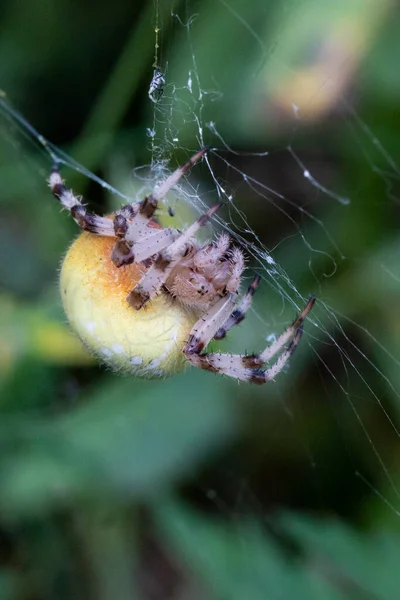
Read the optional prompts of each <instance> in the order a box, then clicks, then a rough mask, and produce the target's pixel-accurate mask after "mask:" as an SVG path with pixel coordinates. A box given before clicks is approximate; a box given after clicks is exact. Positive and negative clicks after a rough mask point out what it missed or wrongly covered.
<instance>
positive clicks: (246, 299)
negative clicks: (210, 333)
mask: <svg viewBox="0 0 400 600" xmlns="http://www.w3.org/2000/svg"><path fill="white" fill-rule="evenodd" d="M260 281H261V277H260V276H259V275H257V276H256V277H255V278H254V280H253V282H252V284H251V285H250V286H249V289H248V290H247V293H246V294H245V295H244V296H243V298H242V301H241V302H240V304H239V305H238V306H237V307H236V308H235V310H234V311H233V312H232V313H231V314H230V315H229V317H228V319H227V320H226V321H225V323H224V324H223V325H222V327H220V328H219V329H218V331H217V332H216V334H215V335H214V339H215V340H222V339H223V338H224V337H226V334H227V333H228V331H229V330H230V329H232V327H235V325H239V323H241V322H242V321H243V319H244V318H245V316H246V313H247V311H248V310H249V308H250V306H251V303H252V301H253V296H254V294H255V293H256V291H257V288H258V286H259V283H260Z"/></svg>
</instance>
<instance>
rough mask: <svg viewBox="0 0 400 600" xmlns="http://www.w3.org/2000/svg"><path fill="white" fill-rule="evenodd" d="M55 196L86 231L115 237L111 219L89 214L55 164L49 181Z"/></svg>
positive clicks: (80, 198)
mask: <svg viewBox="0 0 400 600" xmlns="http://www.w3.org/2000/svg"><path fill="white" fill-rule="evenodd" d="M48 183H49V186H50V189H51V191H52V193H53V196H55V197H56V198H57V200H59V201H60V203H61V204H62V206H63V207H64V208H66V209H67V210H69V211H70V213H71V216H72V218H73V219H74V221H75V222H76V223H77V224H78V225H79V227H80V228H81V229H83V230H84V231H90V232H91V233H95V234H96V235H105V236H110V237H114V235H115V234H114V225H113V222H112V221H111V220H110V219H107V218H105V217H100V216H99V215H96V214H95V213H89V212H87V210H86V207H85V206H84V205H83V204H82V197H80V196H75V194H74V193H73V191H72V190H70V189H68V188H67V187H66V185H65V183H64V180H63V179H62V178H61V175H60V169H59V166H58V164H54V165H53V167H52V170H51V174H50V177H49V180H48Z"/></svg>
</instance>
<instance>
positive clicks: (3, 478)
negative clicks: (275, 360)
mask: <svg viewBox="0 0 400 600" xmlns="http://www.w3.org/2000/svg"><path fill="white" fill-rule="evenodd" d="M331 5H332V6H331ZM333 5H334V8H333ZM1 9H2V10H1V14H2V19H1V23H0V72H1V84H0V85H1V89H2V91H3V92H4V94H5V97H6V99H7V101H10V102H12V104H13V105H14V106H15V107H17V108H18V110H19V111H20V112H21V113H22V114H23V115H24V116H25V117H26V119H27V120H28V121H29V122H31V123H33V124H34V126H35V127H36V129H37V130H38V131H39V132H40V133H41V134H43V135H44V136H45V137H46V138H48V139H50V140H51V141H52V142H54V143H55V144H57V145H59V146H61V147H62V148H63V149H64V150H66V151H67V152H68V153H69V154H70V155H71V156H72V157H73V158H74V159H75V160H77V161H78V162H80V163H82V164H84V166H85V167H86V168H88V169H90V170H92V171H95V172H96V173H98V174H99V175H100V176H101V177H103V178H104V179H105V180H106V181H108V182H110V183H112V184H113V185H114V186H115V187H117V188H119V189H121V190H124V191H125V192H126V193H128V194H131V195H134V194H135V193H136V192H137V190H138V189H140V185H141V184H137V185H138V187H137V188H134V186H135V185H136V183H135V182H133V181H132V178H131V169H132V168H133V167H137V166H138V165H142V164H148V163H149V162H150V153H149V147H150V138H149V137H148V134H147V129H148V128H149V127H152V119H153V112H152V111H153V109H154V106H153V104H152V102H151V101H150V100H149V98H148V95H147V92H148V87H149V83H150V81H151V77H152V74H153V66H152V64H153V61H154V50H155V32H154V29H155V24H156V23H158V24H159V26H160V28H161V31H160V38H159V39H160V54H159V59H160V61H162V66H163V67H166V70H167V83H168V85H171V86H172V88H168V89H167V90H166V92H165V97H166V98H165V102H166V106H168V98H169V97H171V96H173V93H174V91H173V86H176V88H177V89H178V88H179V94H180V98H181V100H180V103H178V104H177V105H176V106H177V107H179V110H177V111H175V112H172V114H170V113H165V114H167V118H164V119H163V118H161V116H162V113H159V117H158V118H159V123H158V135H159V136H160V137H161V139H162V136H163V127H165V129H166V128H167V127H171V125H172V126H174V127H176V128H177V130H179V132H180V138H179V144H180V145H181V147H182V148H188V149H190V150H195V149H196V148H197V144H198V140H197V138H196V136H197V134H198V123H197V122H196V120H195V119H193V115H194V114H197V116H199V111H200V108H201V119H202V123H203V124H204V123H207V122H210V121H213V122H215V123H216V125H217V127H218V131H219V132H220V133H221V134H222V135H223V137H224V139H225V140H226V142H227V143H228V144H229V146H230V147H232V148H233V149H236V150H238V151H239V157H237V156H236V155H235V154H233V153H232V155H230V156H229V160H230V162H231V163H232V164H233V165H235V166H236V167H237V168H238V169H240V170H241V171H244V172H249V173H251V174H252V176H253V177H254V178H256V179H257V180H259V181H262V182H263V183H264V184H265V185H267V186H269V187H270V188H271V189H273V190H276V191H278V192H280V193H281V194H283V195H284V196H286V197H288V198H290V199H291V200H292V201H293V202H296V203H297V202H298V203H299V205H301V206H306V207H307V211H308V212H310V213H312V214H313V215H314V216H315V219H314V220H310V219H305V218H304V219H303V218H301V217H302V213H301V211H298V210H297V211H293V212H290V210H289V209H287V207H286V209H287V212H286V214H285V216H284V217H279V212H278V211H277V210H274V208H273V204H272V203H271V204H270V203H268V202H263V198H259V197H257V196H254V197H252V198H250V197H249V195H248V194H249V191H250V187H246V186H243V185H240V183H241V181H235V180H233V181H230V185H231V187H232V188H233V190H234V192H235V194H236V196H235V202H236V203H237V206H238V207H239V208H240V210H242V211H244V212H245V214H246V218H247V219H248V223H249V226H250V227H252V228H253V229H254V230H255V232H256V233H257V235H258V236H259V238H260V240H262V242H263V243H264V244H266V246H267V247H268V248H271V249H272V248H275V251H274V258H275V259H276V260H277V261H278V262H279V263H280V264H281V265H282V266H283V268H284V269H285V271H286V273H287V274H288V276H289V277H290V278H291V280H293V282H294V284H295V285H296V287H298V288H299V289H300V291H301V292H302V293H303V294H304V295H305V296H306V295H307V294H309V293H310V292H311V291H314V292H315V293H316V294H317V296H318V298H319V306H318V304H317V307H316V309H315V314H316V315H317V316H318V319H319V320H320V321H319V322H320V324H321V327H320V332H321V331H323V329H324V328H325V330H326V331H325V333H327V332H328V333H330V334H331V336H332V338H329V337H328V335H322V334H321V333H319V332H318V331H317V332H316V330H315V328H314V329H313V328H311V326H310V325H309V324H306V326H305V335H304V338H303V341H302V344H301V350H300V349H299V350H298V351H297V353H296V355H295V358H294V359H293V360H292V361H291V365H290V368H289V369H288V370H287V372H286V373H283V374H281V375H280V377H279V381H278V380H277V382H276V384H271V385H269V386H264V387H262V388H258V387H254V386H248V385H240V386H239V385H237V383H236V382H235V381H232V380H228V379H226V378H222V377H218V376H215V375H213V374H211V373H207V372H199V371H195V370H193V369H192V370H189V371H187V372H186V373H184V374H182V375H180V376H177V377H175V378H173V379H170V380H166V381H139V380H135V379H129V378H121V377H119V376H116V375H113V374H112V373H110V372H107V371H105V370H104V369H103V368H102V367H101V366H99V365H97V364H96V362H95V361H94V360H93V359H92V357H91V356H89V355H88V353H87V352H86V351H85V350H84V349H83V348H82V347H81V345H80V343H79V342H78V340H77V339H76V338H75V337H74V336H73V335H72V334H71V333H70V332H69V329H68V326H67V324H66V322H65V317H64V315H63V313H62V309H61V304H60V300H59V297H58V290H57V273H58V269H59V264H60V260H61V258H62V256H63V254H64V252H65V250H66V248H67V247H68V244H69V243H70V241H71V240H72V239H73V237H74V235H76V226H75V225H74V223H73V222H71V220H70V219H69V218H68V216H67V215H66V214H61V213H60V211H59V206H58V205H57V204H56V202H55V201H54V200H53V199H52V197H51V195H50V193H49V190H48V188H47V186H46V177H47V176H48V172H49V169H50V167H51V161H50V158H49V156H48V155H47V154H46V153H45V152H44V151H43V152H40V151H38V145H37V144H36V145H35V144H33V143H31V142H32V138H29V135H26V133H27V132H26V131H24V129H23V128H19V129H18V128H15V127H14V126H13V125H12V124H10V123H9V122H8V121H7V118H6V115H5V114H2V115H1V117H0V118H1V122H0V211H1V220H0V377H1V379H0V408H1V421H0V490H1V492H0V598H1V599H2V600H3V599H4V600H8V599H10V600H11V599H13V600H14V599H21V600H28V599H29V600H33V599H35V600H36V599H37V600H42V599H43V600H50V599H51V600H53V599H57V600H63V599H69V598H93V599H94V598H96V600H108V599H111V598H112V599H118V600H125V599H133V598H135V599H136V598H138V599H139V598H141V599H143V600H153V599H155V600H156V599H166V598H170V599H173V600H183V599H185V600H189V599H195V598H196V599H197V598H202V599H203V598H207V599H213V600H214V599H215V600H226V599H232V600H235V599H236V598H237V599H238V600H239V599H240V600H244V599H246V600H247V599H248V600H253V599H254V600H258V599H260V600H269V599H275V598H279V599H281V600H292V599H293V598H298V599H303V598H304V600H313V599H320V598H323V599H326V600H331V599H332V600H336V599H353V598H354V599H359V598H365V599H372V598H374V599H377V598H379V599H382V600H386V599H387V600H389V599H393V600H395V599H396V600H397V598H398V597H399V595H400V575H399V569H398V567H397V564H398V561H399V556H400V537H399V535H398V533H397V531H398V525H399V520H398V519H399V517H398V514H397V513H396V509H397V508H398V507H399V496H398V493H397V492H396V491H395V490H396V489H397V486H398V485H399V477H398V472H399V466H398V464H399V451H400V444H399V435H398V433H397V431H398V429H397V426H396V424H397V423H398V421H399V414H398V412H399V406H400V404H399V398H398V396H397V392H396V390H398V389H399V388H400V380H399V368H398V362H396V360H394V359H393V357H395V358H396V357H397V358H398V357H399V346H400V344H399V337H400V318H399V309H398V307H399V305H400V283H399V282H400V273H399V264H400V262H399V259H400V257H399V239H400V238H399V232H398V226H399V219H398V216H399V214H398V213H399V210H398V194H397V191H396V185H397V183H398V182H397V180H396V178H395V177H392V175H388V174H387V172H386V171H387V170H388V169H387V167H388V162H387V161H386V159H385V157H384V156H383V153H382V152H379V151H377V144H374V138H373V136H372V137H368V136H366V135H364V134H365V127H369V128H371V131H373V134H374V135H376V136H377V137H378V138H379V140H380V146H379V147H380V148H383V149H384V150H385V152H387V155H388V156H390V157H391V159H390V160H392V162H393V164H394V165H395V168H397V169H398V167H396V165H399V164H400V156H399V151H398V146H399V144H398V131H399V129H400V112H399V106H400V102H399V100H400V85H399V81H400V80H399V77H398V64H397V63H398V56H399V47H398V27H399V24H400V23H399V15H398V9H397V8H396V7H395V5H394V4H393V3H391V2H390V1H389V0H375V1H374V0H365V2H361V1H360V0H352V1H351V2H350V1H349V2H347V1H346V2H344V1H343V2H342V1H341V2H335V3H329V2H321V1H317V0H306V1H301V2H300V1H295V0H284V1H283V2H273V1H272V0H270V1H269V2H265V1H262V0H258V1H253V2H248V1H246V2H245V1H244V0H220V1H218V2H217V1H216V0H203V1H202V2H201V3H198V2H194V0H183V1H182V2H179V1H176V2H172V1H171V2H170V1H169V0H168V1H165V2H164V0H160V1H159V2H156V0H155V1H154V2H153V1H150V0H149V1H145V2H128V1H127V0H120V1H119V0H117V1H116V2H114V3H110V2H106V1H104V0H98V1H97V2H90V1H89V2H85V3H74V2H69V1H68V0H46V1H45V2H43V1H40V2H39V1H38V0H31V2H29V3H26V4H25V5H22V4H21V3H17V2H8V3H7V2H2V3H1ZM157 11H158V21H156V15H157ZM188 32H189V33H190V36H188V35H187V34H188ZM193 57H195V60H196V63H195V64H196V67H197V69H198V71H197V74H198V75H199V76H200V78H201V84H202V87H203V88H204V89H211V88H212V89H215V90H216V91H215V93H214V94H212V95H210V97H209V98H207V97H205V98H203V99H202V103H204V107H203V106H202V104H200V103H199V104H198V105H196V103H195V102H194V101H193V93H190V92H191V91H190V89H189V85H188V74H189V72H191V76H192V80H193V85H195V75H196V73H194V71H193V67H194V63H193ZM255 75H257V76H255ZM180 86H187V87H188V89H187V92H185V90H184V88H182V87H180ZM218 91H219V93H217V92H218ZM177 93H178V92H177ZM185 93H187V94H188V97H187V100H188V106H190V111H191V112H189V111H188V112H185V110H184V109H183V107H184V105H185V98H186V97H185ZM189 93H190V97H189ZM162 102H164V100H163V99H161V103H162ZM171 105H172V106H174V105H173V104H171ZM345 106H346V107H350V110H349V111H348V112H347V113H346V112H345V111H344V107H345ZM353 108H354V109H355V110H356V116H357V118H356V119H355V120H354V119H352V118H351V110H352V109H353ZM196 111H197V112H196ZM160 114H161V116H160ZM165 114H164V116H165ZM299 115H300V116H301V117H302V118H303V119H304V120H303V121H302V122H300V121H299V119H298V116H299ZM357 119H359V122H358V121H357ZM163 121H164V123H163ZM364 126H365V127H364ZM294 130H296V137H295V138H293V137H292V135H291V132H292V131H294ZM205 137H206V138H207V134H206V133H205ZM207 141H208V140H207V139H206V142H207ZM214 142H215V138H214V139H213V143H214ZM289 145H291V146H292V147H293V148H294V149H295V151H296V155H299V156H302V157H306V160H307V165H312V166H313V173H316V174H317V175H318V174H319V175H321V179H322V180H323V181H324V182H326V185H327V186H328V187H329V189H332V190H337V193H341V194H342V195H345V196H349V197H351V203H350V204H349V205H347V206H344V205H343V204H341V203H339V202H336V201H335V200H333V199H331V198H329V196H326V195H323V194H319V193H318V190H316V189H315V188H313V187H311V186H308V187H307V186H306V183H307V182H306V181H305V178H304V177H303V173H302V170H301V169H299V168H296V162H295V161H294V160H292V159H291V154H290V151H289V150H287V149H286V148H288V146H289ZM166 147H167V144H166ZM266 148H267V149H268V150H270V151H271V155H270V156H269V157H267V158H265V157H263V158H262V160H260V158H259V157H258V158H257V157H256V155H255V154H254V153H256V152H258V151H259V150H260V149H262V150H264V149H266ZM282 149H286V150H285V151H277V150H282ZM190 150H188V151H187V152H181V153H179V152H176V154H173V153H172V147H171V149H170V153H169V154H168V152H167V153H166V156H167V157H168V158H170V159H171V164H172V165H173V166H175V165H176V164H177V163H178V162H179V161H180V160H183V159H184V158H185V157H187V155H188V152H189V151H190ZM274 150H276V151H275V152H274ZM252 153H253V154H252ZM209 160H210V161H211V163H212V164H213V168H214V173H215V175H216V176H217V177H221V180H224V178H226V177H227V174H226V170H224V166H223V165H222V168H221V163H220V164H219V165H218V163H217V162H216V161H215V162H216V164H214V162H213V155H212V153H210V158H209ZM235 161H236V162H235ZM394 172H395V170H394ZM392 173H393V171H392ZM397 173H398V170H397ZM230 174H231V175H232V172H231V173H230ZM66 177H67V179H68V184H70V185H72V186H73V187H74V189H75V190H77V191H79V192H82V193H85V196H86V197H88V198H90V202H91V204H92V206H93V207H95V208H96V210H99V211H102V212H105V211H107V210H112V208H113V207H115V206H116V205H117V200H116V199H115V198H113V197H110V195H108V194H106V193H104V191H103V190H102V189H101V188H100V187H99V186H96V185H94V184H93V183H90V181H89V179H88V178H86V177H84V176H82V175H79V174H78V173H77V172H76V171H74V170H73V169H68V170H67V172H66ZM191 177H192V178H193V180H194V181H196V182H200V180H202V179H204V182H205V183H204V185H205V186H206V187H207V186H208V188H210V187H212V185H213V184H212V182H210V179H209V173H208V172H207V169H206V168H205V167H204V165H203V166H201V165H199V166H198V167H196V169H195V170H194V171H193V173H192V174H191ZM207 177H208V179H207ZM182 210H183V211H185V210H188V209H187V207H182ZM228 217H229V215H228V213H226V218H228ZM190 218H191V217H190V216H189V217H188V220H190ZM185 219H186V216H185ZM293 220H294V221H295V222H296V223H297V224H298V225H299V227H300V228H301V231H302V233H303V234H304V239H306V240H307V244H305V243H304V242H303V238H302V237H301V236H294V235H292V234H293V230H292V229H288V227H291V226H292V225H291V224H292V223H293ZM321 223H322V224H323V227H321V225H320V224H321ZM325 232H329V236H330V238H331V239H333V240H334V241H335V243H336V244H337V248H338V249H340V251H339V250H336V249H332V247H330V248H329V249H327V252H326V253H324V252H320V253H319V252H310V248H318V249H320V248H323V246H324V243H325V242H324V241H323V240H322V238H323V237H324V236H325ZM282 240H283V241H284V243H282ZM311 259H312V260H311ZM310 261H311V263H310ZM310 264H311V268H310ZM257 295H258V297H257V298H256V301H255V305H256V313H258V314H261V316H262V319H263V320H264V323H265V322H268V323H269V324H270V330H269V331H264V330H262V328H261V327H260V321H259V320H257V319H256V318H255V317H254V315H250V316H249V318H248V319H246V321H245V323H244V324H243V325H241V326H240V327H238V328H236V329H235V330H234V331H232V332H231V334H230V336H229V338H230V339H229V340H227V341H226V342H224V345H223V346H222V345H221V348H222V347H223V348H226V349H227V350H228V351H243V350H249V351H253V350H256V349H258V348H260V347H262V344H263V343H265V337H266V335H268V334H270V333H271V332H272V331H273V332H274V333H278V332H279V331H281V330H283V329H284V328H285V327H286V326H287V325H288V324H289V323H290V320H291V319H293V317H294V314H293V311H292V310H291V309H290V305H289V304H288V303H285V305H284V306H282V298H280V297H279V295H278V294H276V293H274V294H272V293H271V291H270V290H269V289H268V287H267V286H264V287H262V288H261V289H260V291H259V292H258V294H257ZM324 302H326V303H327V305H329V306H330V307H333V308H334V310H335V314H336V315H337V318H338V319H339V321H340V327H338V325H337V323H336V322H335V321H334V320H333V319H332V313H330V312H328V311H327V310H325V309H324V307H323V303H324ZM332 340H334V341H332ZM355 348H357V349H358V350H360V351H359V352H358V351H355ZM363 356H365V357H367V358H366V359H364V358H363ZM371 442H372V443H371ZM391 505H392V506H393V509H391V508H390V506H391ZM304 513H312V514H311V515H310V514H308V515H307V516H305V514H304Z"/></svg>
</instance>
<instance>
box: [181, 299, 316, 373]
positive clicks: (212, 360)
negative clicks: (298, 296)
mask: <svg viewBox="0 0 400 600" xmlns="http://www.w3.org/2000/svg"><path fill="white" fill-rule="evenodd" d="M314 303H315V297H314V296H311V298H310V299H309V301H308V302H307V304H306V306H305V308H304V309H303V311H302V312H301V314H300V315H299V316H298V317H297V318H296V319H295V321H294V322H293V324H292V325H291V326H290V327H288V329H287V330H286V331H284V332H283V334H282V335H281V336H279V338H278V339H277V340H276V342H274V343H273V344H272V345H271V346H268V347H267V348H266V349H265V350H264V351H263V352H261V353H260V354H250V355H243V354H222V353H210V354H207V353H204V354H200V352H201V350H199V347H200V348H205V347H206V346H207V344H208V343H209V342H210V341H211V339H212V337H213V336H214V335H215V333H216V331H217V330H214V332H213V330H212V328H210V329H209V330H208V335H207V337H206V338H204V339H202V340H198V346H197V348H196V347H194V350H192V349H191V347H192V346H188V345H186V346H185V347H184V349H183V352H184V354H185V356H186V358H187V360H188V361H189V362H190V363H191V364H192V365H194V366H195V367H198V368H200V369H205V370H207V371H212V372H214V373H221V374H223V375H227V376H228V377H233V378H234V379H240V380H241V381H251V382H252V383H258V384H263V383H266V382H267V381H271V380H273V379H274V378H275V377H276V375H278V373H280V371H282V369H283V368H284V366H285V365H286V363H287V362H288V360H289V358H290V357H291V355H292V354H293V352H294V351H295V349H296V347H297V345H298V343H299V341H300V339H301V336H302V333H303V327H302V323H303V321H304V319H305V318H306V317H307V315H308V313H309V312H310V310H311V309H312V307H313V306H314ZM196 326H197V323H196V324H195V326H194V328H195V327H196ZM194 328H193V329H194ZM212 332H213V335H212V336H211V337H210V334H211V333H212ZM291 337H293V339H292V341H291V343H290V344H289V346H288V347H287V348H286V350H284V351H283V352H282V353H281V354H280V356H279V357H278V359H277V360H276V362H275V363H274V364H273V365H272V366H271V367H270V368H268V369H265V370H263V369H261V368H260V367H261V366H262V365H263V364H264V363H265V362H267V360H269V359H270V358H272V356H274V355H275V354H277V353H278V352H279V351H280V350H281V349H282V348H283V346H284V345H285V343H286V342H287V341H288V340H289V339H290V338H291ZM189 339H190V338H189ZM266 357H267V358H266Z"/></svg>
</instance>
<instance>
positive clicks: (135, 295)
mask: <svg viewBox="0 0 400 600" xmlns="http://www.w3.org/2000/svg"><path fill="white" fill-rule="evenodd" d="M221 205H222V203H219V204H216V205H215V206H212V207H211V208H209V209H208V211H207V212H205V213H204V214H203V215H201V216H200V217H199V218H198V219H197V221H195V222H194V223H193V224H192V225H190V227H188V228H187V229H186V231H184V232H183V233H181V234H180V235H179V237H178V238H177V239H176V240H175V241H174V242H172V244H170V245H169V246H167V247H166V248H165V249H164V250H162V251H161V252H160V253H159V254H158V256H157V258H156V259H155V261H154V262H153V264H152V266H151V267H150V269H149V270H148V271H147V272H146V273H145V274H144V275H143V277H142V278H141V280H140V281H139V283H138V284H137V285H136V286H135V287H134V289H133V290H132V291H131V293H130V294H129V295H128V298H127V300H128V302H129V304H130V305H131V306H132V307H133V308H135V309H136V310H140V309H141V308H142V306H144V305H145V304H146V302H148V301H149V300H150V299H151V298H152V297H154V296H155V295H156V294H157V292H159V290H160V289H161V288H162V286H163V285H164V283H165V282H166V281H167V279H168V277H169V275H170V274H171V271H172V269H173V268H174V267H175V266H176V264H177V263H178V262H179V261H180V260H181V258H182V257H183V256H184V254H185V252H186V251H187V250H188V247H190V240H191V239H192V238H193V236H194V234H195V233H196V232H197V231H198V230H199V229H200V227H203V226H204V225H206V224H207V223H208V222H209V220H210V219H211V217H212V216H213V214H214V213H215V212H216V211H217V210H218V209H219V208H220V206H221Z"/></svg>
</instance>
